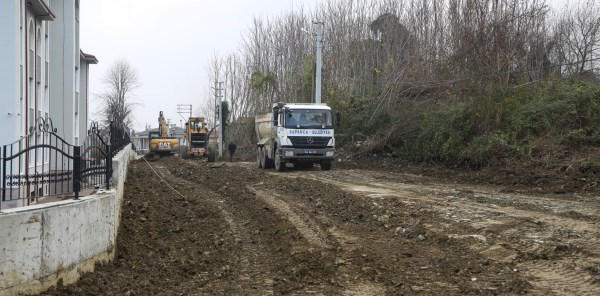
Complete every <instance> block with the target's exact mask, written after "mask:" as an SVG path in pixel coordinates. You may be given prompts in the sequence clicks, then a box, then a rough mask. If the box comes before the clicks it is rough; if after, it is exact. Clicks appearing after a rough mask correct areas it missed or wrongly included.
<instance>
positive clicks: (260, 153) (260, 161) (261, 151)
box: [256, 146, 263, 169]
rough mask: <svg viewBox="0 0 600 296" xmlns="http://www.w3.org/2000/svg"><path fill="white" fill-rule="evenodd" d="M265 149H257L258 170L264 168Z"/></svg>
mask: <svg viewBox="0 0 600 296" xmlns="http://www.w3.org/2000/svg"><path fill="white" fill-rule="evenodd" d="M262 155H263V149H262V147H260V146H259V147H256V167H257V168H259V169H260V168H263V160H262V158H263V156H262Z"/></svg>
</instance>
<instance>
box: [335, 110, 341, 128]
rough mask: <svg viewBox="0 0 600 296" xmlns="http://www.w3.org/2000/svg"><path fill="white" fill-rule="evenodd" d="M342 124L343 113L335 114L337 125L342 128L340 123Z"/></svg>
mask: <svg viewBox="0 0 600 296" xmlns="http://www.w3.org/2000/svg"><path fill="white" fill-rule="evenodd" d="M341 122H342V113H340V112H339V111H338V112H336V113H335V125H336V126H337V127H340V123H341Z"/></svg>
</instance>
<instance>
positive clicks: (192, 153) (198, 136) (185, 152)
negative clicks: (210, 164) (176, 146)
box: [182, 117, 215, 161]
mask: <svg viewBox="0 0 600 296" xmlns="http://www.w3.org/2000/svg"><path fill="white" fill-rule="evenodd" d="M209 136H210V132H209V130H208V126H207V124H206V120H205V118H204V117H189V118H188V121H187V122H186V123H185V136H184V144H183V146H182V158H184V159H187V158H207V159H208V161H214V156H215V155H214V153H212V151H210V150H209V146H208V141H209Z"/></svg>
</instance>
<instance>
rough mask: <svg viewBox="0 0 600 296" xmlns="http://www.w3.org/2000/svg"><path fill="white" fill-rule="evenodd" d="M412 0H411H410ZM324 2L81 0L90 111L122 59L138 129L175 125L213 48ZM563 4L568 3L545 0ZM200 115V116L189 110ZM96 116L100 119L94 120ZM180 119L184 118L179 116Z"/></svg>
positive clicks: (202, 86)
mask: <svg viewBox="0 0 600 296" xmlns="http://www.w3.org/2000/svg"><path fill="white" fill-rule="evenodd" d="M0 1H1V0H0ZM407 1H409V0H407ZM319 2H321V0H295V1H292V0H219V1H214V0H91V1H89V0H84V1H81V7H80V39H81V49H82V50H83V51H84V52H86V53H90V54H94V55H95V56H96V57H97V58H98V60H99V64H97V65H92V66H91V69H90V72H91V73H90V102H91V106H90V107H91V108H90V113H92V114H90V115H91V117H92V119H95V118H96V117H95V115H94V114H93V113H94V112H96V111H97V110H98V108H99V106H98V104H97V99H96V94H99V93H101V92H102V91H103V90H104V89H105V85H104V84H103V83H102V77H103V76H104V74H105V73H106V71H107V69H108V68H109V67H110V66H111V65H112V64H113V63H114V62H115V61H116V60H119V59H126V60H127V61H128V62H129V63H130V64H131V65H132V66H133V67H134V68H135V69H136V70H137V72H138V74H139V79H140V82H141V83H142V85H141V87H140V88H139V89H137V90H136V92H135V95H136V99H135V102H136V103H139V105H138V106H136V108H135V112H134V117H135V119H134V126H133V128H134V129H135V130H136V131H139V130H142V129H144V126H145V125H146V124H150V125H151V126H152V127H156V126H157V125H158V123H157V118H158V113H159V111H163V112H164V114H165V117H166V118H168V119H171V122H172V123H176V124H178V125H179V124H180V120H181V117H180V116H179V114H177V104H192V106H193V109H194V111H195V110H197V109H198V108H199V107H200V105H201V104H202V105H204V104H205V103H204V102H203V101H201V100H206V99H207V98H205V96H206V95H207V94H206V89H207V85H208V75H207V68H208V63H209V62H210V59H211V56H213V55H214V54H215V53H216V54H218V55H219V56H221V57H223V56H226V55H227V54H229V53H231V52H234V51H236V50H237V49H238V45H239V43H240V41H241V36H242V34H243V33H245V31H246V29H247V28H248V26H249V25H250V24H251V22H252V18H253V16H265V17H275V16H279V15H281V14H283V13H284V12H286V11H288V10H291V9H292V8H294V7H297V6H299V5H303V6H304V7H307V8H309V7H315V6H316V3H319ZM549 3H550V4H551V5H552V6H553V7H563V5H564V3H566V1H565V0H562V1H561V0H550V1H549ZM194 115H195V116H202V115H203V114H194ZM96 119H97V118H96ZM184 122H185V120H184Z"/></svg>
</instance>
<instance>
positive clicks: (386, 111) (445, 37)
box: [206, 0, 600, 171]
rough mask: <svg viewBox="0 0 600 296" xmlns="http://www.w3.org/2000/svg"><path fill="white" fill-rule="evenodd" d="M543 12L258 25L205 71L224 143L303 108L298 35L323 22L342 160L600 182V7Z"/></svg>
mask: <svg viewBox="0 0 600 296" xmlns="http://www.w3.org/2000/svg"><path fill="white" fill-rule="evenodd" d="M548 4H549V2H547V1H544V0H515V1H491V0H484V1H466V0H446V1H435V0H415V1H400V0H391V1H378V0H372V1H356V0H339V1H329V2H324V3H322V4H321V5H320V6H318V7H313V8H312V9H306V8H304V7H302V6H298V7H296V8H294V9H293V10H292V11H289V12H287V13H286V14H284V15H282V16H280V17H277V18H274V19H267V18H262V17H256V18H255V20H254V22H253V23H252V24H250V25H249V28H248V31H247V32H246V33H245V34H243V36H242V42H241V46H240V50H239V51H238V52H236V53H232V54H229V55H226V56H223V57H220V56H215V57H214V58H213V60H212V61H211V63H210V65H209V68H210V69H211V71H210V73H211V74H210V77H209V78H210V80H211V81H212V82H215V81H224V84H223V88H224V89H225V93H226V96H225V100H226V101H227V102H228V105H229V111H230V115H231V119H230V121H231V126H230V132H229V133H228V134H227V135H226V137H227V138H228V139H233V140H235V141H236V142H237V143H240V144H241V145H242V146H243V145H244V144H247V145H252V143H253V139H252V132H249V131H251V127H248V126H247V125H248V122H251V120H248V118H252V117H253V116H254V115H255V114H257V113H261V112H265V111H267V110H268V108H269V106H270V104H271V103H272V102H275V101H279V100H283V101H287V102H310V101H312V98H313V96H314V91H313V90H314V73H315V67H314V52H315V51H314V46H315V40H314V37H313V36H310V35H307V34H306V32H305V31H306V30H310V28H312V22H313V21H322V22H324V24H325V33H324V40H325V41H324V44H323V101H324V102H326V103H328V104H329V105H330V106H331V107H333V108H334V110H335V111H337V112H339V113H340V114H341V118H342V121H341V125H340V126H339V128H337V130H336V134H337V135H339V136H338V137H337V139H338V142H337V144H338V147H340V146H341V147H345V148H347V149H345V151H350V152H351V156H353V157H362V156H364V155H372V154H377V155H387V156H391V157H398V158H402V159H406V160H410V161H416V162H440V163H444V164H447V165H449V166H465V167H473V168H480V167H485V166H490V165H492V166H495V165H513V164H518V165H522V164H527V165H534V166H541V167H544V168H556V169H562V170H570V169H577V170H581V171H595V170H599V171H600V159H598V157H594V156H593V155H594V152H595V149H596V148H598V147H600V132H599V131H598V128H597V127H598V123H599V120H600V106H599V104H600V80H599V79H598V77H599V76H598V75H599V71H598V65H599V63H600V58H599V57H600V32H599V30H600V17H599V16H600V3H599V2H597V1H593V0H583V1H578V2H570V3H569V4H566V5H565V6H564V7H562V8H560V9H558V10H556V9H553V8H551V7H550V6H549V5H548ZM302 28H304V29H306V30H302ZM212 84H214V83H211V85H212ZM211 93H212V91H211V90H207V97H212V96H211V95H209V94H211ZM216 103H217V102H216V101H215V102H211V103H210V104H209V105H210V106H215V105H216ZM210 106H208V107H207V108H206V110H214V107H210Z"/></svg>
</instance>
